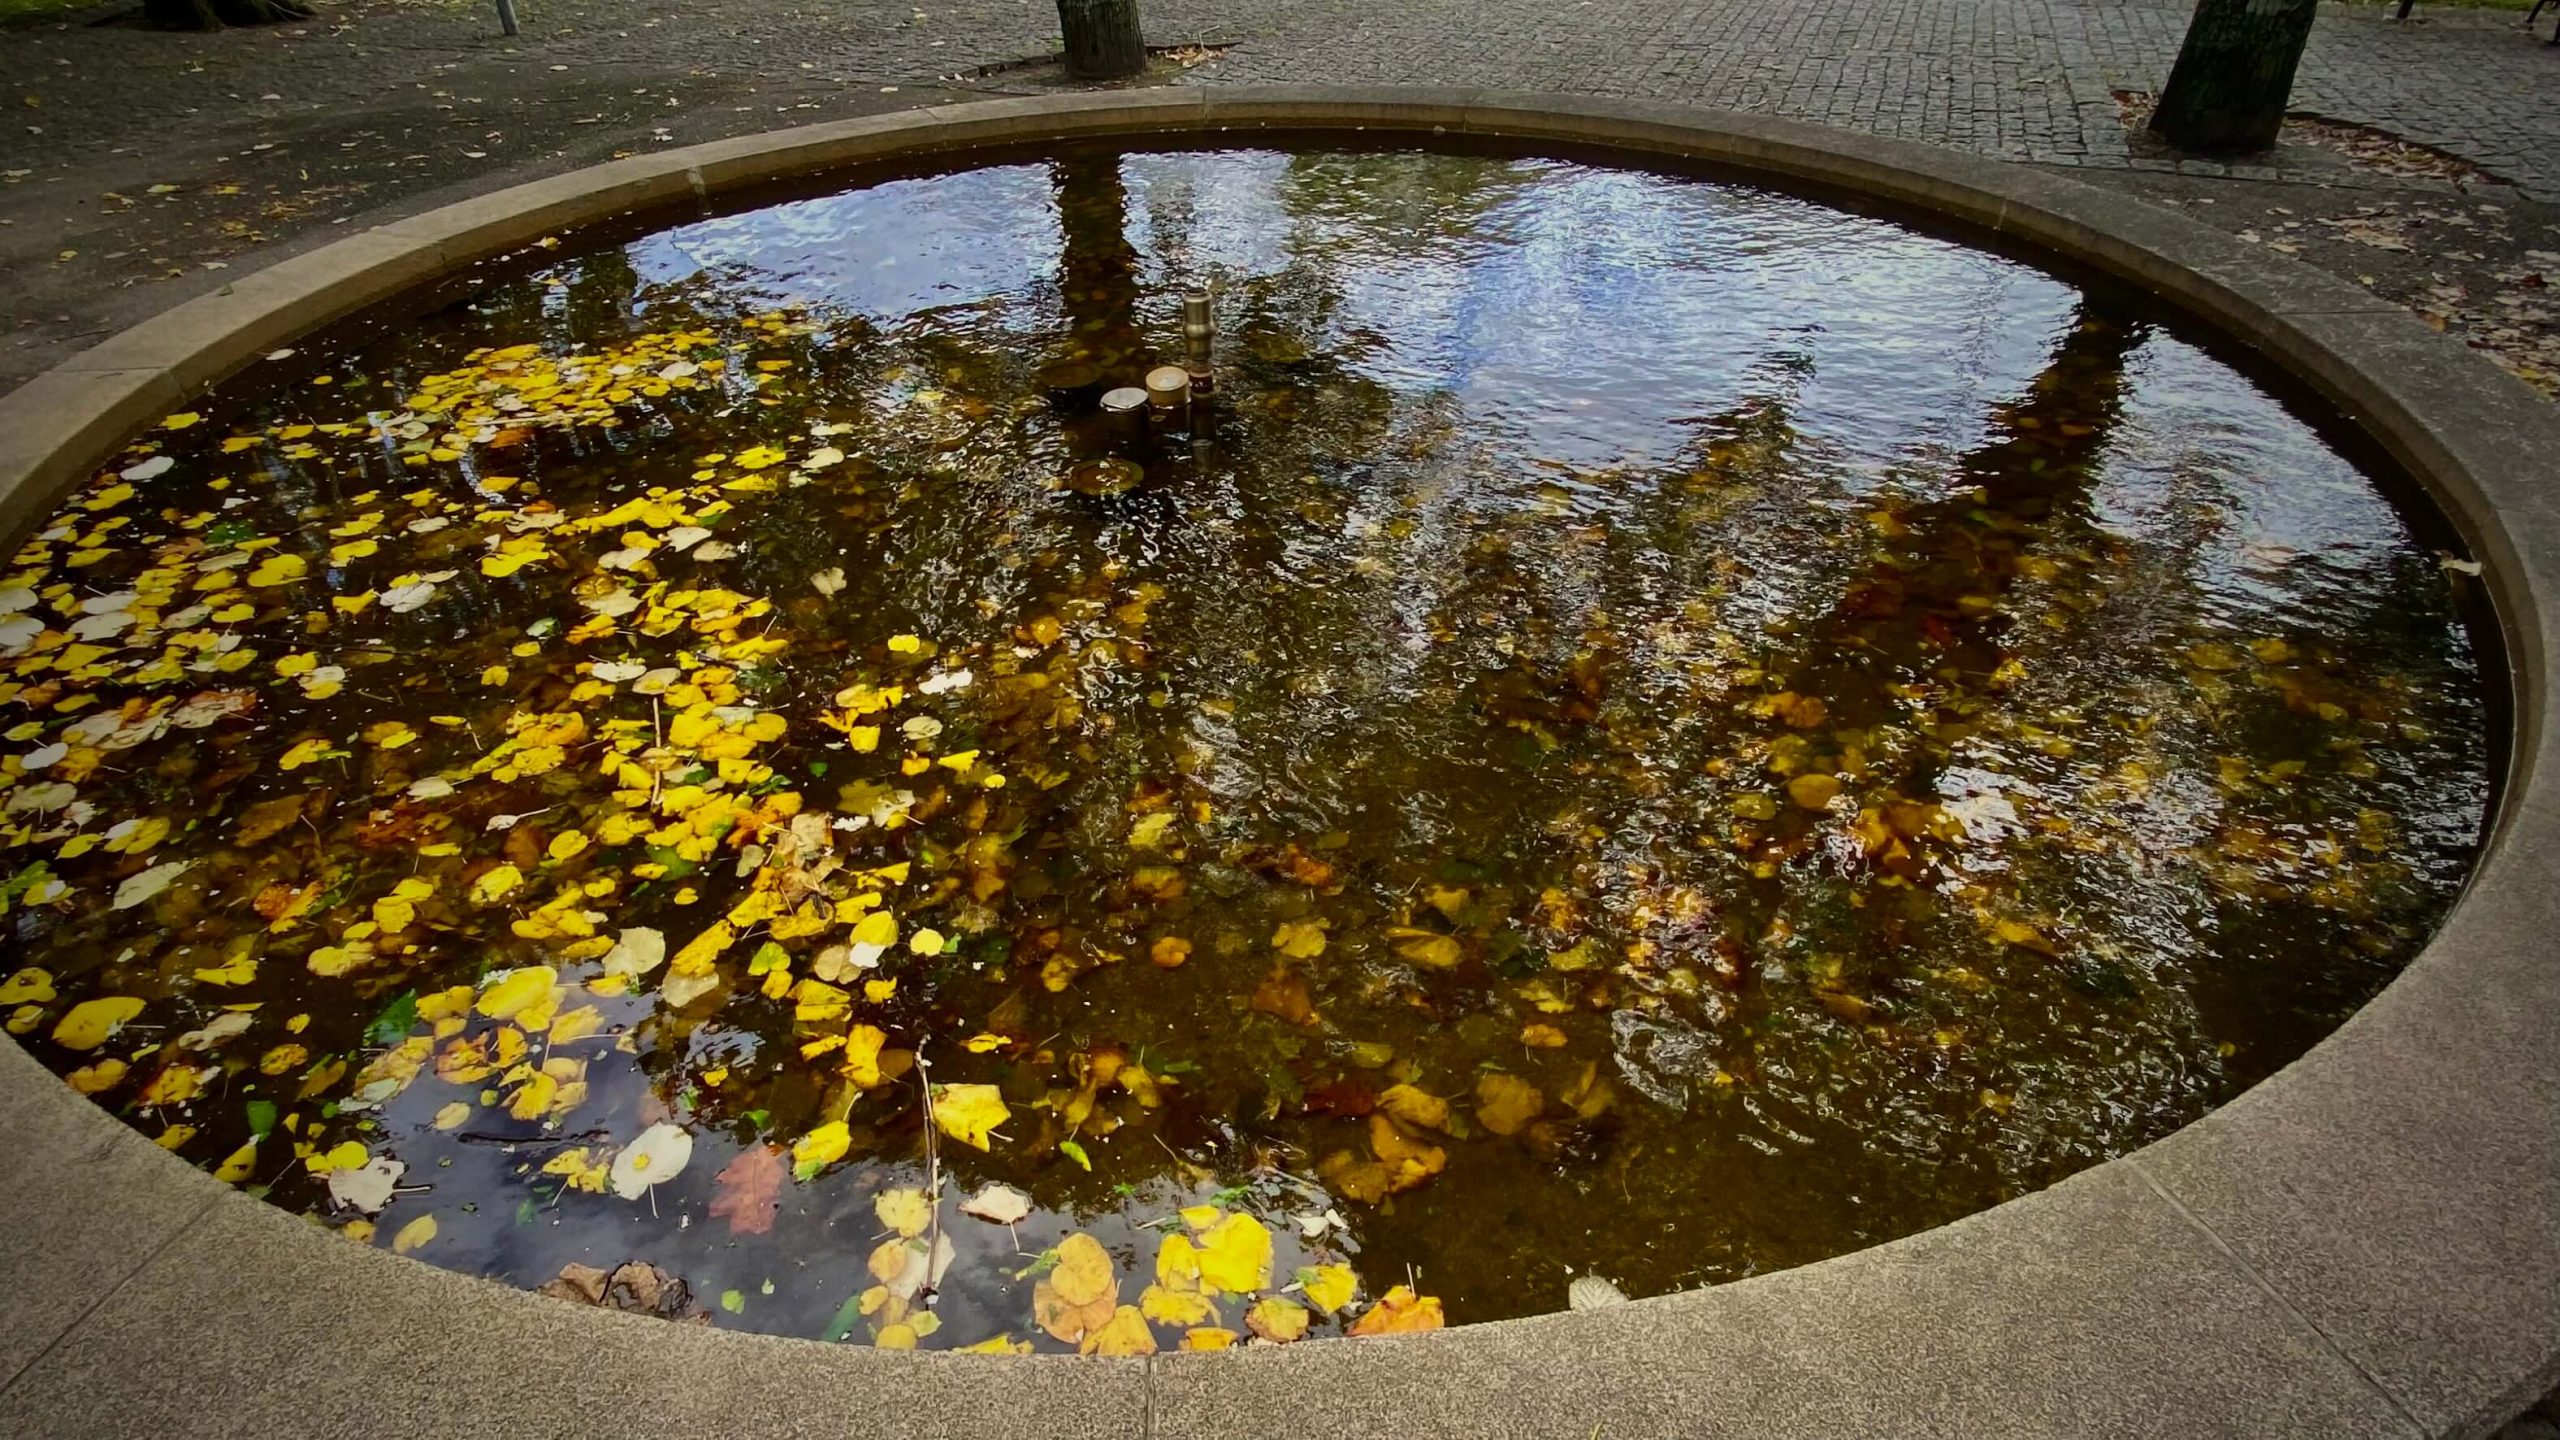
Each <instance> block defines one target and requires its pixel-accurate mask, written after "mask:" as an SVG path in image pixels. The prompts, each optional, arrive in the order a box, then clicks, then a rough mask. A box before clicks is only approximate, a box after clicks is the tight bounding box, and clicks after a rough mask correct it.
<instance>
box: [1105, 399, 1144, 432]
mask: <svg viewBox="0 0 2560 1440" xmlns="http://www.w3.org/2000/svg"><path fill="white" fill-rule="evenodd" d="M1146 414H1147V392H1146V391H1144V390H1141V389H1139V388H1138V387H1137V386H1135V385H1123V386H1120V387H1119V388H1118V389H1116V390H1105V391H1104V392H1102V424H1103V429H1104V431H1105V433H1107V434H1108V435H1109V436H1110V437H1111V438H1112V439H1113V440H1115V441H1128V440H1133V439H1135V438H1137V436H1138V433H1139V432H1140V431H1142V430H1144V429H1145V428H1146Z"/></svg>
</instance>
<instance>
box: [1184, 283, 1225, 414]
mask: <svg viewBox="0 0 2560 1440" xmlns="http://www.w3.org/2000/svg"><path fill="white" fill-rule="evenodd" d="M1217 339H1218V317H1217V315H1216V314H1215V313H1214V312H1212V311H1211V309H1210V308H1209V290H1208V287H1207V286H1205V285H1195V286H1193V287H1192V288H1190V289H1188V290H1185V291H1183V292H1182V368H1183V369H1185V370H1188V371H1190V372H1191V388H1192V389H1193V390H1194V391H1196V392H1202V393H1205V392H1206V391H1207V390H1208V389H1209V387H1210V384H1211V383H1212V382H1211V370H1210V355H1211V352H1212V350H1213V349H1214V348H1215V346H1216V343H1217Z"/></svg>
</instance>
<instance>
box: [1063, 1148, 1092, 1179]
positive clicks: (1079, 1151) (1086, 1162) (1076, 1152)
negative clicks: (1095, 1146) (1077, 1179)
mask: <svg viewBox="0 0 2560 1440" xmlns="http://www.w3.org/2000/svg"><path fill="white" fill-rule="evenodd" d="M1058 1153H1059V1154H1061V1155H1064V1156H1066V1157H1067V1158H1068V1159H1070V1160H1073V1161H1074V1162H1076V1163H1077V1164H1078V1165H1081V1166H1083V1167H1084V1169H1085V1173H1086V1174H1088V1175H1089V1174H1092V1173H1093V1158H1092V1157H1091V1156H1089V1155H1087V1154H1085V1153H1084V1147H1083V1146H1081V1145H1079V1144H1077V1143H1076V1142H1074V1141H1073V1140H1061V1141H1059V1142H1058Z"/></svg>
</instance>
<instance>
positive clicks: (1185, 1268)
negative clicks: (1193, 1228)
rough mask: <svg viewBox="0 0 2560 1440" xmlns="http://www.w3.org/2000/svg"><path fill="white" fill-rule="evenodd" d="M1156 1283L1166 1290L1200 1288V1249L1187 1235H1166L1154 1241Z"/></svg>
mask: <svg viewBox="0 0 2560 1440" xmlns="http://www.w3.org/2000/svg"><path fill="white" fill-rule="evenodd" d="M1186 1214H1187V1212H1186ZM1156 1283H1157V1284H1158V1285H1161V1286H1163V1287H1165V1288H1166V1289H1168V1290H1197V1289H1199V1288H1200V1251H1199V1250H1198V1249H1197V1248H1196V1247H1194V1246H1193V1245H1192V1243H1191V1240H1190V1238H1189V1237H1188V1236H1183V1235H1167V1236H1166V1237H1164V1239H1162V1240H1160V1241H1158V1242H1157V1243H1156Z"/></svg>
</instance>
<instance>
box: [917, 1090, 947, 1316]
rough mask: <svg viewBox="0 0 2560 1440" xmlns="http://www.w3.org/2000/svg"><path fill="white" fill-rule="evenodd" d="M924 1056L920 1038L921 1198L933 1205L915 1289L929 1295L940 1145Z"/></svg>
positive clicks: (938, 1240)
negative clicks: (919, 1281)
mask: <svg viewBox="0 0 2560 1440" xmlns="http://www.w3.org/2000/svg"><path fill="white" fill-rule="evenodd" d="M929 1071H930V1067H929V1066H928V1064H927V1062H926V1060H925V1058H924V1042H923V1041H922V1040H919V1041H917V1042H916V1088H917V1089H918V1090H919V1091H921V1092H923V1095H924V1198H925V1200H926V1202H927V1203H928V1204H930V1205H932V1206H933V1231H932V1234H931V1236H930V1238H928V1239H927V1240H926V1241H925V1242H924V1288H923V1289H921V1290H919V1291H918V1292H917V1293H918V1294H920V1295H931V1294H932V1293H933V1292H934V1290H935V1288H936V1286H935V1282H936V1278H937V1277H936V1276H935V1275H934V1273H933V1267H934V1262H935V1261H936V1260H938V1259H940V1258H941V1256H942V1147H941V1146H940V1145H939V1144H937V1143H936V1142H935V1141H934V1138H933V1133H934V1123H933V1076H932V1074H931V1073H929Z"/></svg>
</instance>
